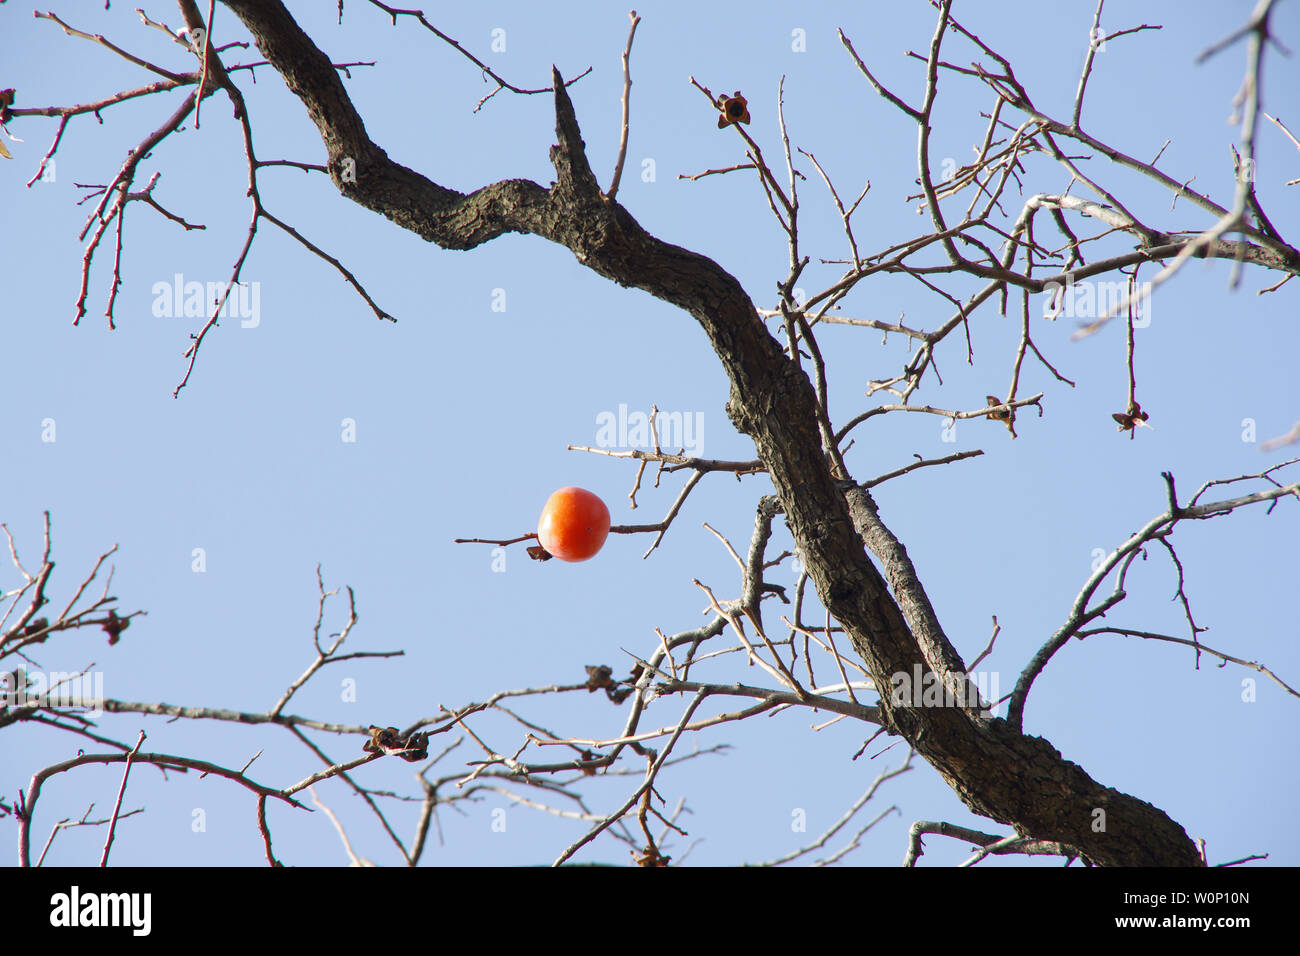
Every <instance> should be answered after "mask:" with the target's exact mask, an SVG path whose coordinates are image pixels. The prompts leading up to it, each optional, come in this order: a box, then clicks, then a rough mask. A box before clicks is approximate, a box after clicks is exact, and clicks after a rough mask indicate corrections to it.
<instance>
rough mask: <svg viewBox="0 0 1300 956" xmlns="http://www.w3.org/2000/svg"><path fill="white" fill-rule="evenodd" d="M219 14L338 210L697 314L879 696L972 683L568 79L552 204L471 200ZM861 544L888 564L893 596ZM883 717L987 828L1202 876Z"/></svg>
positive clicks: (1034, 742) (970, 711)
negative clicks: (581, 121) (389, 150)
mask: <svg viewBox="0 0 1300 956" xmlns="http://www.w3.org/2000/svg"><path fill="white" fill-rule="evenodd" d="M224 2H225V3H226V6H228V7H229V8H230V9H231V10H232V11H233V12H234V13H235V14H236V15H237V16H238V17H239V18H240V20H242V21H243V23H244V25H245V26H246V27H247V29H248V30H249V32H250V33H251V34H252V35H253V38H254V39H255V41H256V43H257V46H258V48H259V49H260V50H261V52H262V55H263V56H264V57H265V58H266V59H267V60H268V61H269V62H270V63H271V65H272V66H273V67H274V68H275V69H276V70H277V71H278V72H279V73H280V75H281V76H282V77H283V78H284V81H285V83H286V84H287V85H288V87H289V89H290V90H292V91H293V93H294V94H295V95H297V96H298V97H299V99H301V100H302V102H303V104H304V106H305V107H306V109H307V112H308V114H309V115H310V116H311V119H312V121H313V122H314V123H315V124H316V126H317V128H318V129H319V130H320V134H321V138H322V140H323V142H324V144H325V147H326V149H327V151H328V154H329V167H330V170H331V175H332V177H333V179H334V182H335V184H336V185H337V186H338V187H339V189H340V190H341V191H342V193H343V194H344V196H346V197H347V198H349V199H351V200H353V201H354V202H357V203H360V204H361V205H363V206H365V207H367V208H368V209H372V210H374V211H375V212H378V213H382V214H383V215H385V216H387V217H388V218H389V219H391V220H392V221H393V222H394V223H396V224H397V225H399V226H401V227H402V228H404V229H408V230H410V231H412V232H414V233H416V234H418V235H420V236H422V237H424V238H425V239H427V240H429V241H430V242H433V243H436V244H437V245H439V246H441V247H442V248H445V249H469V248H472V247H474V246H477V245H479V244H481V243H484V242H487V241H489V240H491V239H493V238H495V237H496V236H499V235H501V234H502V233H506V232H523V233H531V234H533V235H537V236H540V237H542V238H544V239H548V240H550V241H552V242H556V243H559V244H561V245H563V246H566V247H567V248H568V249H570V250H572V252H573V254H574V255H575V256H576V257H577V259H578V261H579V262H581V263H582V264H583V265H585V266H587V267H588V268H590V269H592V270H593V271H595V272H597V273H599V274H600V275H602V276H605V277H607V278H609V279H612V280H613V281H615V282H617V283H619V284H620V285H623V286H635V287H636V288H639V289H644V290H645V291H646V292H649V293H650V294H651V295H654V296H657V297H658V298H660V299H663V300H665V301H667V302H671V303H672V304H674V305H676V306H678V307H680V308H682V309H685V310H686V311H687V312H689V313H690V314H691V315H693V316H694V317H695V318H696V320H697V321H699V323H700V325H701V326H702V327H703V328H704V330H705V332H706V333H707V334H708V337H709V341H710V342H711V343H712V345H713V348H714V350H715V351H716V352H717V354H718V357H719V358H720V359H721V361H722V364H723V366H724V368H725V370H726V373H727V375H728V378H729V379H730V382H731V397H730V399H729V401H728V403H727V412H728V414H729V416H730V417H731V420H732V421H733V422H734V423H735V425H736V427H737V428H738V429H740V430H741V431H742V432H744V433H745V434H747V435H749V436H750V437H751V438H752V439H753V441H754V444H755V446H756V448H757V451H758V456H759V458H760V459H761V460H762V461H763V463H764V464H765V465H766V466H767V469H768V473H769V474H770V476H771V480H772V483H773V484H774V486H775V488H776V492H777V495H778V496H779V498H780V500H781V503H782V505H783V508H784V511H785V514H786V519H787V521H788V523H789V526H790V530H791V532H792V533H793V536H794V539H795V541H796V542H797V544H798V546H799V549H800V551H801V556H802V559H803V563H804V566H805V567H806V568H807V570H808V573H809V575H810V576H811V578H812V580H813V582H814V583H815V585H816V588H817V593H818V595H819V597H820V599H821V601H822V602H823V604H824V605H825V606H826V608H827V609H829V611H830V613H831V614H832V615H833V616H834V617H835V619H836V621H838V622H839V624H840V625H842V626H843V627H844V629H845V630H846V632H847V633H848V634H849V635H850V637H851V639H852V641H853V646H854V648H855V649H856V650H857V652H858V653H859V654H860V655H861V657H862V659H863V661H864V662H865V663H866V665H867V667H868V669H869V670H870V673H871V675H872V677H873V679H874V680H875V682H876V685H877V686H878V687H881V688H889V687H890V686H891V675H894V674H908V675H910V674H912V673H913V667H914V665H917V664H919V665H921V666H922V667H923V668H925V669H926V670H927V671H928V670H933V671H935V672H936V673H938V674H939V675H940V676H941V678H943V679H944V681H945V683H946V684H949V685H951V683H952V682H954V681H955V682H961V681H962V680H964V677H963V676H962V672H963V671H964V665H963V664H962V661H961V657H960V655H958V653H957V652H956V650H955V649H954V648H953V647H952V645H951V644H950V643H949V642H948V640H947V638H946V637H945V636H944V634H943V631H942V629H941V627H940V625H939V622H938V620H937V617H936V616H935V613H934V610H933V608H932V607H931V605H930V602H929V599H928V598H927V597H926V594H925V591H924V589H923V587H922V586H921V583H920V580H919V578H918V576H917V574H916V571H915V569H914V568H913V567H912V564H911V562H910V560H909V559H908V557H907V552H906V550H905V549H904V548H903V546H902V544H901V543H899V542H898V540H897V539H896V538H895V537H894V536H893V535H892V534H891V533H890V532H889V530H888V529H887V528H886V527H885V526H884V524H883V523H882V522H881V521H880V518H879V515H878V513H877V511H876V508H875V504H874V502H872V501H871V498H870V496H869V495H868V494H867V492H866V491H864V490H861V489H859V488H852V489H849V490H848V492H847V494H846V491H845V485H844V483H842V482H840V481H837V480H836V479H835V478H834V477H833V476H832V473H831V470H830V468H829V466H828V463H827V460H826V456H825V454H824V453H823V450H822V443H821V437H820V434H819V431H818V427H817V418H816V396H815V393H814V390H813V388H812V385H811V383H810V382H809V380H808V378H807V376H806V375H805V374H804V373H803V372H801V371H800V370H799V369H798V368H796V366H794V365H793V364H792V363H791V362H790V361H789V360H788V359H787V358H786V356H785V355H784V353H783V352H782V350H781V348H780V346H779V345H778V343H777V341H776V340H775V339H774V338H773V337H772V336H771V335H770V334H769V333H768V331H767V329H766V327H765V326H764V324H763V321H762V320H761V318H760V317H759V316H758V314H757V312H756V311H755V309H754V306H753V303H752V302H751V301H750V299H749V296H748V295H747V294H746V293H745V291H744V289H743V288H742V287H741V285H740V283H739V282H737V280H736V279H735V278H734V277H733V276H731V275H730V274H729V273H728V272H727V271H726V270H725V269H723V268H722V267H721V266H719V265H718V264H717V263H715V262H713V261H712V260H711V259H709V258H707V257H705V256H702V255H699V254H697V253H694V252H691V251H689V250H687V249H683V248H681V247H679V246H675V245H671V244H670V243H667V242H663V241H662V240H660V239H657V238H655V237H654V236H651V235H650V234H648V233H647V232H646V231H645V230H644V229H642V228H641V227H640V225H638V224H637V222H636V220H635V219H633V218H632V216H631V215H630V214H629V213H628V212H627V211H626V210H625V209H624V208H623V207H622V206H620V205H618V204H617V203H615V202H610V201H608V200H606V198H605V197H604V196H603V195H602V193H601V190H600V187H599V184H598V183H597V181H596V178H595V176H594V175H593V174H592V171H591V168H590V166H589V165H588V163H587V158H586V154H585V151H584V147H583V142H582V138H581V135H580V132H579V129H578V123H577V119H576V117H575V116H574V111H573V105H572V103H571V101H570V99H569V97H568V95H567V93H566V92H565V91H564V87H563V85H562V82H561V79H560V77H559V75H558V73H556V74H555V76H554V80H555V108H556V133H557V138H558V144H557V145H556V146H553V147H552V148H551V160H552V162H553V163H554V165H555V170H556V182H555V184H554V185H553V186H552V187H550V188H549V189H548V188H544V187H542V186H540V185H538V184H537V183H534V182H531V181H528V180H506V181H503V182H498V183H493V184H492V185H489V186H486V187H484V188H482V189H480V190H477V191H476V192H473V193H470V194H468V195H465V194H462V193H459V192H456V191H454V190H451V189H446V188H444V187H442V186H439V185H438V184H436V183H434V182H432V181H430V180H429V179H427V178H426V177H424V176H422V175H420V174H419V173H416V172H414V171H412V170H410V169H407V168H406V167H404V166H402V165H400V164H398V163H396V162H393V161H392V160H390V159H389V158H388V155H387V154H386V153H385V152H384V151H383V149H381V148H380V147H379V146H378V145H376V144H375V143H373V142H371V140H370V139H369V137H368V136H367V135H366V131H365V126H364V124H363V122H362V120H361V117H360V116H359V115H358V114H357V112H356V110H355V109H354V108H353V106H352V104H351V102H350V100H349V98H348V96H347V93H346V91H345V90H344V88H343V84H342V82H341V80H340V79H339V77H338V74H337V72H336V71H335V69H334V68H333V67H332V66H331V65H330V62H329V59H328V58H327V57H326V55H325V54H324V53H322V52H321V51H320V50H319V49H318V48H317V47H316V46H315V44H314V43H313V42H312V40H311V39H310V38H309V37H308V36H307V35H306V34H305V33H303V32H302V30H301V29H300V28H299V27H298V25H297V24H296V23H295V22H294V20H293V18H292V17H291V16H290V14H289V13H288V11H287V10H285V8H284V7H283V6H282V5H281V4H280V3H279V2H277V0H256V2H255V0H224ZM347 169H352V170H354V171H355V181H352V176H351V175H349V176H347V177H346V179H345V177H344V175H343V173H344V171H345V170H347ZM864 544H865V545H866V548H870V550H871V551H872V552H873V553H874V554H875V555H876V556H877V558H878V559H879V560H880V562H881V565H882V567H884V569H885V573H886V575H887V576H888V584H886V580H885V577H883V576H882V575H881V573H880V572H879V571H878V570H877V569H876V566H875V565H874V564H873V563H872V561H871V559H870V558H869V557H868V555H867V550H866V548H864ZM891 588H892V595H891ZM880 705H881V713H882V716H883V718H884V726H885V727H886V729H887V730H889V731H890V732H891V733H895V734H899V735H901V736H902V737H904V738H906V739H907V740H908V741H909V742H910V743H911V744H912V745H913V746H915V747H916V749H917V751H918V752H919V753H920V754H921V755H922V756H924V758H925V759H926V760H927V761H928V762H929V763H930V764H931V765H932V766H934V767H935V768H936V769H937V770H938V771H939V773H940V774H942V775H943V777H944V779H945V780H946V781H947V782H948V783H949V784H950V785H951V786H952V787H953V789H954V790H955V791H956V792H957V794H958V795H959V796H960V797H961V799H962V800H963V801H964V802H965V803H966V804H967V806H969V807H970V808H971V809H972V810H974V811H975V812H976V813H979V814H982V815H984V816H987V817H989V818H991V819H993V820H996V821H998V822H1000V823H1003V824H1008V825H1010V826H1012V827H1014V828H1015V829H1016V831H1017V832H1019V833H1021V834H1022V835H1025V836H1028V837H1033V838H1036V839H1041V840H1052V841H1058V842H1061V843H1064V844H1068V845H1071V846H1073V847H1076V848H1078V850H1079V851H1080V853H1081V854H1082V855H1083V857H1084V858H1085V859H1087V860H1089V861H1091V862H1095V863H1099V864H1105V865H1130V866H1153V865H1159V866H1197V865H1200V858H1199V855H1198V854H1197V851H1196V848H1195V846H1194V845H1193V843H1192V841H1191V840H1190V839H1189V838H1188V836H1187V834H1186V833H1185V832H1184V831H1183V828H1182V827H1181V826H1179V825H1178V824H1177V823H1176V822H1175V821H1173V820H1172V819H1170V818H1169V817H1168V816H1167V815H1166V814H1165V813H1164V812H1162V811H1161V810H1159V809H1158V808H1156V807H1154V806H1152V805H1150V804H1148V803H1145V802H1144V801H1142V800H1139V799H1137V798H1135V797H1132V796H1129V795H1127V794H1123V793H1120V792H1119V791H1117V790H1113V789H1111V788H1109V787H1105V786H1102V785H1101V784H1099V783H1097V782H1096V781H1094V780H1092V779H1091V778H1090V777H1089V776H1088V775H1087V774H1086V773H1085V772H1084V771H1083V770H1082V769H1081V768H1080V767H1078V766H1077V765H1075V764H1073V763H1071V762H1070V761H1068V760H1065V759H1064V758H1063V757H1062V756H1061V755H1060V753H1059V752H1058V751H1057V750H1056V749H1055V748H1054V747H1052V745H1051V744H1050V743H1048V742H1047V741H1045V740H1042V739H1041V738H1038V737H1032V736H1026V735H1022V734H1019V733H1017V732H1016V731H1015V730H1014V729H1013V728H1011V726H1010V725H1008V724H1007V723H1006V722H1005V721H1003V720H1001V719H990V718H985V717H982V716H980V714H979V710H978V708H977V707H918V706H913V705H912V704H911V702H904V703H900V704H895V703H894V702H892V701H891V700H890V697H889V694H888V693H885V694H883V695H882V699H881V701H880ZM1098 811H1104V817H1103V816H1101V815H1100V814H1099V813H1098ZM1095 827H1104V828H1102V829H1094V828H1095Z"/></svg>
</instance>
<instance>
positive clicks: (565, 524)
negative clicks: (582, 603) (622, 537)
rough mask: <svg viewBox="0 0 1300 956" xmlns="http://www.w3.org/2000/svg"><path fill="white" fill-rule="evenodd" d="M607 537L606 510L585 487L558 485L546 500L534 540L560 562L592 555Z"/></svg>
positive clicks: (607, 512)
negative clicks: (560, 486)
mask: <svg viewBox="0 0 1300 956" xmlns="http://www.w3.org/2000/svg"><path fill="white" fill-rule="evenodd" d="M607 537H609V509H608V508H606V507H605V502H603V501H601V500H600V498H599V497H598V496H597V495H594V494H592V493H591V492H590V491H587V490H586V489H584V488H573V487H569V488H561V489H560V490H559V491H557V492H555V493H554V494H553V495H551V497H549V498H548V499H546V507H544V508H543V509H542V517H541V520H540V521H538V522H537V540H538V541H539V542H540V543H541V545H542V547H543V548H545V549H546V550H547V551H548V552H549V553H550V554H551V555H552V556H554V557H557V558H559V559H560V560H561V561H586V560H587V559H588V558H591V557H594V556H595V555H596V552H597V551H599V550H600V549H601V547H603V546H604V544H605V539H606V538H607Z"/></svg>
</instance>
